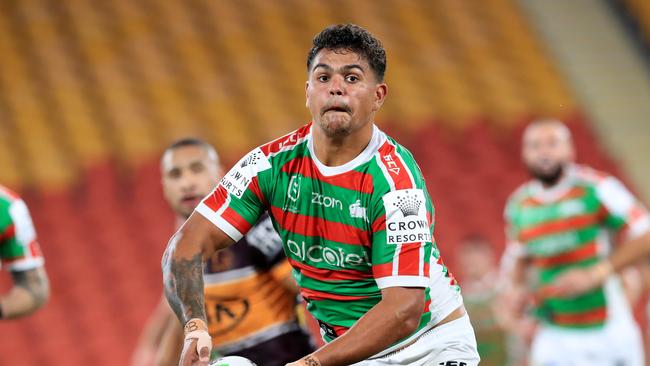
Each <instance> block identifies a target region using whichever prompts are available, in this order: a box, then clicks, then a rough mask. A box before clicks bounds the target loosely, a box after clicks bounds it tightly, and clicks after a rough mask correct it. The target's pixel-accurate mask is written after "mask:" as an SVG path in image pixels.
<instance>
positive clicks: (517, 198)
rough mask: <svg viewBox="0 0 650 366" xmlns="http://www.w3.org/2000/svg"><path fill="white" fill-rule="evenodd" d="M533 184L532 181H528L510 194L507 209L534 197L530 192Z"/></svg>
mask: <svg viewBox="0 0 650 366" xmlns="http://www.w3.org/2000/svg"><path fill="white" fill-rule="evenodd" d="M532 183H533V181H532V180H529V181H526V182H524V183H522V184H520V185H519V186H518V187H517V188H515V190H514V191H513V192H512V193H510V195H509V196H508V198H507V199H506V209H507V208H508V207H513V206H516V205H518V204H520V203H522V202H524V201H525V200H527V199H529V198H531V197H532V196H533V195H532V194H531V192H530V185H531V184H532Z"/></svg>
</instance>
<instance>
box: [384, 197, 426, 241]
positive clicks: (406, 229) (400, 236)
mask: <svg viewBox="0 0 650 366" xmlns="http://www.w3.org/2000/svg"><path fill="white" fill-rule="evenodd" d="M383 200H384V208H385V209H386V242H387V243H388V244H404V243H420V242H430V241H432V240H431V239H432V236H431V229H430V227H429V221H428V220H427V207H426V200H425V198H424V192H423V191H422V190H421V189H401V190H397V191H392V192H389V193H387V194H385V195H384V198H383Z"/></svg>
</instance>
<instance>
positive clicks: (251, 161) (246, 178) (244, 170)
mask: <svg viewBox="0 0 650 366" xmlns="http://www.w3.org/2000/svg"><path fill="white" fill-rule="evenodd" d="M266 169H271V163H270V162H269V160H268V159H267V158H266V156H264V153H263V152H262V150H260V149H259V148H257V149H255V150H253V151H251V152H250V153H248V155H246V156H244V157H243V158H242V159H241V160H239V161H238V162H237V164H235V166H233V167H232V169H230V171H229V172H228V174H226V175H225V176H224V177H223V178H221V181H220V182H219V184H220V185H221V186H222V187H224V188H225V189H226V190H227V191H228V192H229V193H230V194H232V195H234V196H236V197H237V198H241V197H242V196H243V195H244V192H246V189H247V188H248V186H249V185H250V184H251V182H252V181H253V178H254V177H255V176H257V173H259V172H261V171H264V170H266Z"/></svg>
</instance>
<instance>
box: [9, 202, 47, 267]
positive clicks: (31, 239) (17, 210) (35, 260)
mask: <svg viewBox="0 0 650 366" xmlns="http://www.w3.org/2000/svg"><path fill="white" fill-rule="evenodd" d="M3 215H6V217H5V219H4V220H2V221H3V222H5V223H6V225H3V227H2V229H0V230H2V233H0V260H1V261H2V265H3V266H6V268H7V269H8V270H10V271H27V270H31V269H34V268H37V267H40V266H42V265H43V262H44V260H43V255H42V253H41V250H40V248H39V245H38V242H37V241H36V230H35V229H34V224H33V223H32V218H31V216H30V215H29V210H28V209H27V205H26V204H25V202H24V201H22V200H20V199H18V200H15V201H14V202H12V203H11V205H9V207H8V209H7V210H6V212H3Z"/></svg>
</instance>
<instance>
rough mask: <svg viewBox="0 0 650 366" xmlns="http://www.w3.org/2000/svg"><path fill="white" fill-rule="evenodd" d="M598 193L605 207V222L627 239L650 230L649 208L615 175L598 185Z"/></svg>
mask: <svg viewBox="0 0 650 366" xmlns="http://www.w3.org/2000/svg"><path fill="white" fill-rule="evenodd" d="M596 195H597V196H598V199H599V200H600V202H601V204H602V205H603V207H604V208H605V217H604V223H605V225H606V226H608V227H609V228H611V229H613V230H614V231H617V232H621V233H622V234H623V237H624V238H626V239H634V238H637V237H639V236H641V235H643V234H645V233H647V232H648V231H650V215H649V214H648V210H647V209H646V208H645V207H644V206H643V205H642V204H641V202H639V200H637V199H636V197H634V195H632V193H631V192H630V191H629V190H628V189H627V188H626V187H625V186H624V185H623V183H621V181H619V180H618V179H616V178H614V177H607V178H605V179H603V180H602V182H600V183H599V184H598V185H597V186H596Z"/></svg>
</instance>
